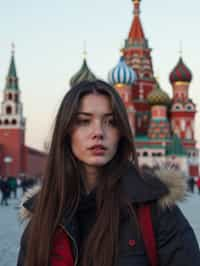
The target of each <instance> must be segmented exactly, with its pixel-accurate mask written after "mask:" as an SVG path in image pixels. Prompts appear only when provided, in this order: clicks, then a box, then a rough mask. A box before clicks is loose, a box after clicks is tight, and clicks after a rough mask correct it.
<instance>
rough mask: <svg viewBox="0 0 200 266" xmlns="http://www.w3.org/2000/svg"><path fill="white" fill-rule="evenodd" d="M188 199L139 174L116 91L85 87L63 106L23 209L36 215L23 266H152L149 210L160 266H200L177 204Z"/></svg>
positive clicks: (23, 249) (95, 85)
mask: <svg viewBox="0 0 200 266" xmlns="http://www.w3.org/2000/svg"><path fill="white" fill-rule="evenodd" d="M163 176H164V178H166V173H165V174H164V175H163ZM173 178H174V179H175V177H173ZM168 179H170V177H169V176H167V180H168ZM177 180H178V181H177V182H179V185H180V187H181V185H182V183H180V179H178V178H177ZM168 182H169V181H168ZM179 185H177V186H179ZM171 190H172V191H173V189H171ZM176 191H178V189H176ZM182 194H183V193H182V190H181V191H179V192H178V193H177V195H178V196H177V195H172V196H171V198H170V189H169V188H167V186H166V185H165V184H164V183H163V182H161V181H160V180H159V179H158V178H156V177H152V176H150V175H147V176H146V175H145V174H140V171H139V169H138V164H137V158H136V153H135V147H134V142H133V137H132V133H131V129H130V127H129V123H128V118H127V114H126V110H125V107H124V105H123V103H122V101H121V99H120V97H119V95H118V94H117V92H116V91H115V90H114V89H113V88H112V87H110V86H109V85H108V84H106V83H105V82H103V81H95V82H89V81H88V82H87V81H85V82H82V83H80V84H79V85H77V86H76V87H74V88H72V89H71V90H70V91H68V92H67V94H66V96H65V97H64V99H63V101H62V104H61V106H60V109H59V111H58V114H57V117H56V123H55V129H54V133H53V137H52V143H51V147H50V151H49V156H48V161H47V167H46V173H45V178H44V182H43V185H42V188H41V190H40V191H39V192H38V193H36V195H35V196H32V197H31V198H30V199H29V200H27V201H26V202H25V203H24V208H25V209H26V210H28V212H29V214H30V213H32V215H31V219H30V221H29V224H28V226H27V228H26V230H25V232H24V234H23V237H22V241H21V249H20V253H19V258H18V266H22V265H23V266H24V265H25V266H47V265H51V266H73V265H81V266H82V265H83V266H89V265H95V266H115V265H119V266H122V265H123V266H129V265H136V266H147V265H150V264H149V258H148V256H147V252H146V250H145V247H144V246H145V245H144V240H143V237H141V232H140V229H139V224H138V219H137V215H136V213H137V210H138V208H139V207H140V206H142V205H144V204H149V205H150V206H151V215H152V222H153V226H154V229H155V237H156V246H157V247H156V249H157V253H158V260H159V265H161V266H165V265H168V266H170V265H171V266H175V265H176V266H177V265H182V266H189V265H193V266H195V265H196V266H197V265H199V264H200V255H199V248H198V244H197V242H196V239H195V236H194V233H193V231H192V229H191V227H190V225H189V224H188V222H187V221H186V219H185V218H184V216H183V215H182V213H181V211H180V210H179V209H178V207H176V205H175V203H174V202H173V200H172V198H173V199H175V198H176V197H179V195H182Z"/></svg>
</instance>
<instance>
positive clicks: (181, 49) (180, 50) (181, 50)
mask: <svg viewBox="0 0 200 266" xmlns="http://www.w3.org/2000/svg"><path fill="white" fill-rule="evenodd" d="M179 54H180V57H182V55H183V44H182V41H180V43H179Z"/></svg>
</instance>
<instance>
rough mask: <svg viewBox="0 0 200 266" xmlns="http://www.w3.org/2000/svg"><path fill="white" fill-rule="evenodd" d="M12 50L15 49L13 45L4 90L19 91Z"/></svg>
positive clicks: (13, 51)
mask: <svg viewBox="0 0 200 266" xmlns="http://www.w3.org/2000/svg"><path fill="white" fill-rule="evenodd" d="M14 49H15V46H14V43H12V49H11V60H10V66H9V69H8V75H7V78H6V86H5V90H19V86H18V78H17V71H16V66H15V50H14Z"/></svg>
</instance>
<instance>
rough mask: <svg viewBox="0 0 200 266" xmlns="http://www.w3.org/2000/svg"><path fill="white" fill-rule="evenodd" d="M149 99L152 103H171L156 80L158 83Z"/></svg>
mask: <svg viewBox="0 0 200 266" xmlns="http://www.w3.org/2000/svg"><path fill="white" fill-rule="evenodd" d="M147 101H148V103H149V104H150V105H166V106H167V105H169V104H170V98H169V96H168V94H167V93H166V92H164V91H163V90H162V89H161V88H160V85H159V83H158V81H156V85H155V87H154V89H153V90H152V92H151V93H149V95H148V96H147Z"/></svg>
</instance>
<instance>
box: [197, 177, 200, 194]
mask: <svg viewBox="0 0 200 266" xmlns="http://www.w3.org/2000/svg"><path fill="white" fill-rule="evenodd" d="M196 186H197V188H198V191H199V194H200V176H199V177H198V179H197V181H196Z"/></svg>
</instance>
